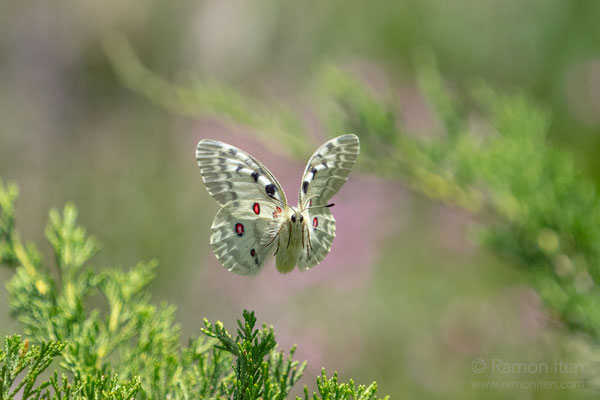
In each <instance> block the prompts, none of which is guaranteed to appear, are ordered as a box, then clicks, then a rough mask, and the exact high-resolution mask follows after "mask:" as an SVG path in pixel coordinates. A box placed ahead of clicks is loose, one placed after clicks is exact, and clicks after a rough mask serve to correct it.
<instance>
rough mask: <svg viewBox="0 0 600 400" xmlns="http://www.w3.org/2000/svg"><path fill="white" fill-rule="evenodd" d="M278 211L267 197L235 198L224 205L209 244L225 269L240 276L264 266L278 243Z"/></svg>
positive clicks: (214, 224) (252, 272) (214, 222)
mask: <svg viewBox="0 0 600 400" xmlns="http://www.w3.org/2000/svg"><path fill="white" fill-rule="evenodd" d="M276 210H277V206H276V205H274V204H273V203H272V202H269V201H266V200H265V201H260V200H235V201H232V202H230V203H228V204H227V205H225V206H223V207H222V208H221V210H220V211H219V212H218V213H217V215H216V217H215V219H214V221H213V224H212V227H211V235H210V244H211V246H212V248H213V251H214V253H215V255H216V256H217V259H218V260H219V261H220V262H221V264H223V266H224V267H225V268H227V269H228V270H230V271H232V272H235V273H237V274H240V275H254V274H256V273H257V272H258V271H259V270H260V269H261V268H262V266H263V264H264V262H265V259H266V258H267V256H268V255H269V253H270V250H271V248H272V247H273V244H274V243H275V241H274V239H275V238H274V237H273V232H274V231H275V230H274V229H272V228H271V225H272V224H273V221H275V220H276V219H275V218H274V217H273V215H276Z"/></svg>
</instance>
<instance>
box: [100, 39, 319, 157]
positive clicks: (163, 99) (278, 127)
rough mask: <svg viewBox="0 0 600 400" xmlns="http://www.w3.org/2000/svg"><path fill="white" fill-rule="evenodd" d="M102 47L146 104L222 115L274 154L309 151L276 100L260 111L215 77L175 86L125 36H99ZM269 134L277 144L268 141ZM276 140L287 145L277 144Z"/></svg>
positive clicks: (292, 118) (297, 124)
mask: <svg viewBox="0 0 600 400" xmlns="http://www.w3.org/2000/svg"><path fill="white" fill-rule="evenodd" d="M103 47H104V51H105V53H106V55H107V56H108V59H109V61H110V63H111V64H112V66H113V68H114V70H115V73H116V74H117V75H118V76H119V78H120V79H121V80H122V81H123V83H124V84H125V85H126V86H128V87H129V88H130V89H132V90H133V91H135V92H137V93H139V94H141V95H143V96H144V97H145V98H146V99H148V100H150V101H151V102H153V103H155V104H157V105H159V106H161V107H163V108H165V109H167V110H169V111H171V112H173V113H176V114H181V115H185V116H190V117H205V116H207V115H208V116H215V117H219V118H223V117H225V118H226V119H228V120H229V121H232V122H235V123H237V124H240V125H243V126H247V127H250V128H252V129H253V131H254V134H255V135H256V136H257V137H258V138H259V139H261V141H262V142H263V143H264V144H265V145H266V146H267V147H268V148H269V149H270V150H271V151H273V152H277V153H281V152H282V151H283V152H287V151H289V152H290V153H289V155H293V156H295V157H298V156H300V155H302V156H304V155H305V153H306V151H308V150H307V149H308V146H307V143H306V140H304V128H303V125H302V122H301V121H300V119H299V118H298V116H297V115H296V114H295V113H293V112H291V111H290V110H288V109H287V108H286V107H284V106H283V105H282V104H279V103H277V102H274V101H273V102H271V103H270V104H269V106H268V107H261V106H260V104H261V103H260V102H258V101H253V100H252V99H249V97H248V96H246V95H244V94H242V93H240V92H239V91H238V90H236V89H235V88H233V87H232V86H230V85H227V84H225V83H222V82H219V81H218V80H216V79H211V78H205V79H203V80H198V79H194V80H190V82H188V83H187V84H188V87H183V86H177V85H175V84H172V83H169V82H168V81H166V80H165V79H163V78H161V77H160V76H158V75H156V74H155V73H153V72H151V71H150V70H148V69H147V68H146V67H145V66H144V65H143V64H142V63H141V62H140V60H139V58H138V57H137V56H136V54H135V52H134V50H133V48H132V47H131V44H130V43H129V41H128V40H127V38H126V37H125V36H124V35H123V34H121V33H117V32H113V33H111V34H108V35H106V36H105V37H104V40H103ZM273 134H275V135H276V137H277V140H273ZM280 141H282V142H285V143H287V144H289V146H281V145H280Z"/></svg>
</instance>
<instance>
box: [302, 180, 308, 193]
mask: <svg viewBox="0 0 600 400" xmlns="http://www.w3.org/2000/svg"><path fill="white" fill-rule="evenodd" d="M302 191H303V192H304V194H306V192H308V181H304V182H302Z"/></svg>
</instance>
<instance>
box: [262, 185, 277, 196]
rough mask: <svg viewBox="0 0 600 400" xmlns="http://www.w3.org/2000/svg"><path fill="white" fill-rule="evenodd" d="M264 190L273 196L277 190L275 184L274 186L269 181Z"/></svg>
mask: <svg viewBox="0 0 600 400" xmlns="http://www.w3.org/2000/svg"><path fill="white" fill-rule="evenodd" d="M265 192H267V194H268V195H269V196H271V197H273V196H275V193H276V192H277V186H275V185H274V184H273V183H269V184H268V185H267V186H265Z"/></svg>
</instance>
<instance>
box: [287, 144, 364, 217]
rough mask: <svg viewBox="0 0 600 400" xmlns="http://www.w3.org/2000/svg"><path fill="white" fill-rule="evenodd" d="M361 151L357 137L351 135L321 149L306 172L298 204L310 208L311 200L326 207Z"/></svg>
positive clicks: (310, 161) (344, 180)
mask: <svg viewBox="0 0 600 400" xmlns="http://www.w3.org/2000/svg"><path fill="white" fill-rule="evenodd" d="M359 150H360V142H359V140H358V137H357V136H356V135H352V134H349V135H343V136H339V137H337V138H335V139H331V140H330V141H328V142H327V143H325V144H323V145H322V146H321V147H319V148H318V149H317V151H315V153H314V154H313V155H312V157H311V158H310V160H309V161H308V164H307V165H306V169H305V170H304V175H303V177H302V183H301V184H300V190H299V192H298V205H299V206H302V207H307V204H305V202H306V201H308V200H312V205H325V204H326V203H327V201H329V199H330V198H331V197H332V196H333V195H334V194H336V193H337V192H338V190H340V188H341V187H342V186H343V185H344V183H345V182H346V179H348V174H349V173H350V171H351V169H352V166H353V165H354V163H355V162H356V158H357V157H358V152H359Z"/></svg>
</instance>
